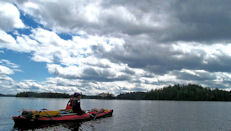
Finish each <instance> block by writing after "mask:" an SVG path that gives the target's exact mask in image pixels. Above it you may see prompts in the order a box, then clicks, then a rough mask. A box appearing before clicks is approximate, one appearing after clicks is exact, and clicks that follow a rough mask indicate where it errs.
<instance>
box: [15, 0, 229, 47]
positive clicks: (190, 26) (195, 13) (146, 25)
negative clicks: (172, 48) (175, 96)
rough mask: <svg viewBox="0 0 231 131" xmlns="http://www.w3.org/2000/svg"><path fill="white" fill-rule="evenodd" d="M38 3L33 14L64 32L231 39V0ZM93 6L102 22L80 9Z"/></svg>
mask: <svg viewBox="0 0 231 131" xmlns="http://www.w3.org/2000/svg"><path fill="white" fill-rule="evenodd" d="M36 3H37V4H38V5H40V8H41V9H39V10H38V9H34V10H31V12H32V13H34V14H37V15H38V17H39V18H41V20H42V21H43V22H45V23H46V25H47V26H50V27H52V28H59V29H61V31H77V30H84V31H87V32H88V33H93V34H101V35H108V34H111V35H118V34H123V35H129V36H133V35H139V34H147V35H149V36H150V37H152V38H153V39H155V40H156V41H161V42H171V41H204V42H205V43H206V42H207V43H211V42H212V41H220V40H221V41H227V40H230V36H229V34H231V30H230V29H229V27H231V23H230V21H231V14H230V13H229V12H230V10H231V6H230V5H231V1H229V0H203V1H192V0H191V1H184V0H167V1H162V0H154V1H150V0H143V1H139V0H136V1H124V0H122V1H121V0H119V1H114V0H107V1H102V2H101V3H94V2H92V3H91V2H90V3H88V2H86V1H82V2H74V1H73V2H67V3H62V2H58V3H55V2H36ZM77 3H78V4H77ZM18 4H19V5H22V4H23V3H21V2H20V3H18ZM91 4H92V5H94V6H95V8H96V9H98V11H99V14H97V15H96V14H94V13H93V14H92V15H93V16H94V15H95V16H96V18H95V19H97V20H99V22H94V21H91V20H90V19H92V18H88V16H86V14H84V13H82V12H81V11H82V10H81V9H85V7H87V6H88V5H91ZM67 6H68V8H67ZM72 8H73V9H74V10H72ZM89 17H90V16H89ZM91 17H92V16H91ZM97 20H96V21H97ZM155 24H156V25H155Z"/></svg>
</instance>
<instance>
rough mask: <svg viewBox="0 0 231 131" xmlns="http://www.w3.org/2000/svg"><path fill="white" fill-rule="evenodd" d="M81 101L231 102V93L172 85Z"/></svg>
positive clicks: (50, 95) (57, 95) (51, 95)
mask: <svg viewBox="0 0 231 131" xmlns="http://www.w3.org/2000/svg"><path fill="white" fill-rule="evenodd" d="M16 97H45V98H70V97H72V95H69V94H65V93H51V92H50V93H36V92H21V93H18V94H16ZM82 98H83V99H128V100H183V101H231V92H229V91H224V90H219V89H211V88H204V87H202V86H200V85H195V84H188V85H179V84H178V85H174V86H168V87H165V88H161V89H156V90H151V91H148V92H129V93H122V94H119V95H117V96H114V95H113V94H110V93H101V94H98V95H92V96H88V95H82Z"/></svg>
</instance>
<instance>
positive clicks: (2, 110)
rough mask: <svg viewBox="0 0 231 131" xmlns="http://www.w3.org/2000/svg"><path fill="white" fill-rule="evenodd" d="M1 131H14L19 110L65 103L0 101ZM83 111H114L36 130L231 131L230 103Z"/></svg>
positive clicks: (119, 103)
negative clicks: (13, 118)
mask: <svg viewBox="0 0 231 131" xmlns="http://www.w3.org/2000/svg"><path fill="white" fill-rule="evenodd" d="M0 101H1V104H0V131H10V130H16V129H14V121H13V120H12V119H11V117H12V116H13V115H19V114H20V112H21V110H22V109H36V110H39V109H42V108H46V109H50V110H58V109H63V108H65V105H66V103H67V101H68V99H46V98H15V97H0ZM81 105H82V108H83V109H85V110H89V109H92V108H105V109H114V113H113V116H112V117H108V118H104V119H98V120H95V121H89V122H83V123H81V124H78V123H64V124H60V125H52V126H49V127H48V126H45V127H40V128H38V129H35V130H39V131H41V130H47V131H48V130H51V131H53V130H56V131H58V130H60V131H62V130H82V131H92V130H93V131H152V130H155V131H156V130H157V131H158V130H160V131H219V130H220V131H231V103H230V102H189V101H130V100H89V99H83V100H82V103H81Z"/></svg>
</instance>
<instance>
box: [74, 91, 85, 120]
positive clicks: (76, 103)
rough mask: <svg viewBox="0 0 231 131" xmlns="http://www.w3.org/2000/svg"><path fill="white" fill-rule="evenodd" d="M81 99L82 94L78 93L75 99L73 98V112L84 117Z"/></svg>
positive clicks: (75, 94)
mask: <svg viewBox="0 0 231 131" xmlns="http://www.w3.org/2000/svg"><path fill="white" fill-rule="evenodd" d="M80 99H81V94H80V93H78V92H75V93H74V97H73V104H72V111H73V112H74V113H77V114H78V115H82V114H84V113H85V112H84V111H83V110H82V109H81V106H80Z"/></svg>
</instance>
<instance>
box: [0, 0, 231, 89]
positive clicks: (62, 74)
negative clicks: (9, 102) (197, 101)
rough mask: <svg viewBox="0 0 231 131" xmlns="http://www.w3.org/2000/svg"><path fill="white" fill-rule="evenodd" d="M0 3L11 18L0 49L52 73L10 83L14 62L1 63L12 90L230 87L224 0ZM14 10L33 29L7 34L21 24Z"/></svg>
mask: <svg viewBox="0 0 231 131" xmlns="http://www.w3.org/2000/svg"><path fill="white" fill-rule="evenodd" d="M1 5H3V7H4V8H6V7H9V8H11V9H12V11H10V13H11V15H10V14H9V15H8V14H7V15H5V16H4V14H6V13H7V12H6V11H5V10H0V11H1V12H3V13H2V15H1V14H0V18H3V16H4V18H3V19H4V20H6V21H11V22H9V23H10V24H8V25H6V24H4V23H3V24H0V36H2V37H0V48H1V49H8V50H13V51H16V52H22V53H28V54H29V55H30V57H31V59H32V60H33V61H35V62H44V63H46V67H47V70H48V72H49V73H50V74H52V76H53V77H49V78H47V80H46V81H42V82H38V81H36V80H24V81H20V82H16V81H14V80H12V78H11V80H10V79H9V78H10V77H9V76H10V75H11V74H12V72H11V73H10V71H9V70H12V71H13V73H15V72H16V70H17V69H18V70H19V67H15V68H13V65H12V64H10V62H9V61H8V62H7V61H6V60H3V61H2V63H0V64H1V66H2V67H1V68H2V69H1V70H2V72H3V71H4V72H5V73H4V78H5V79H9V82H11V86H12V87H14V88H15V89H18V90H17V91H19V90H35V91H60V92H62V91H64V92H65V91H67V92H72V91H75V90H77V91H81V92H85V93H90V94H91V93H92V94H96V93H101V92H108V91H109V92H114V93H121V92H128V91H145V90H150V89H155V88H161V87H163V86H166V85H170V84H176V83H198V84H203V85H205V86H211V87H216V86H218V87H221V88H227V87H229V86H230V84H231V83H230V79H231V78H230V77H229V73H230V71H231V70H230V68H229V67H230V66H229V65H230V64H231V63H230V61H231V55H230V50H231V44H230V37H229V34H231V32H230V30H229V28H227V27H230V22H228V21H230V18H231V17H230V13H229V10H230V7H229V6H228V5H230V2H229V1H219V0H212V1H209V0H205V1H203V2H195V1H180V0H171V1H161V0H155V1H147V0H144V1H121V0H117V1H111V0H107V1H103V0H100V1H79V0H75V1H61V2H60V1H57V0H53V1H40V0H38V1H16V2H15V3H13V4H11V3H7V2H1ZM20 13H21V14H22V13H23V14H25V16H24V17H26V16H30V17H31V19H33V20H34V21H36V22H37V23H38V24H39V25H40V26H35V27H36V28H35V27H30V28H29V29H28V30H29V31H30V33H29V34H23V33H20V31H12V32H9V30H14V28H25V26H24V24H23V23H22V20H21V19H20ZM13 16H14V17H13ZM20 22H21V25H20ZM15 23H16V24H15ZM17 23H19V24H17ZM28 26H29V25H28ZM60 33H64V34H65V33H67V34H69V35H70V36H71V37H70V38H69V39H65V38H64V37H61V36H60ZM4 54H5V53H4ZM3 63H4V64H3ZM7 63H8V64H7ZM3 68H4V69H3ZM7 68H8V71H7ZM2 77H3V76H2ZM6 82H7V81H6ZM12 83H14V84H12ZM5 85H7V84H5ZM5 87H9V84H8V85H7V86H5Z"/></svg>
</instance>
